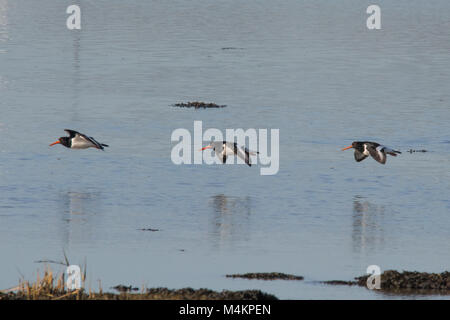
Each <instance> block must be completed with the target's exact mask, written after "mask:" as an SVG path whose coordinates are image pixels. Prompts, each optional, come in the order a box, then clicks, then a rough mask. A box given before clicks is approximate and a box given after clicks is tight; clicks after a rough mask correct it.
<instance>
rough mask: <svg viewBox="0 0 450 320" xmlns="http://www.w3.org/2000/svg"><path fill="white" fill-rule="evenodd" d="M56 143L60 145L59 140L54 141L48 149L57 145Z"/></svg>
mask: <svg viewBox="0 0 450 320" xmlns="http://www.w3.org/2000/svg"><path fill="white" fill-rule="evenodd" d="M58 143H61V142H60V141H59V140H58V141H55V142H53V143H52V144H51V145H50V147H51V146H54V145H55V144H58Z"/></svg>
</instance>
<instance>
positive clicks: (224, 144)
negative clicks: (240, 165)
mask: <svg viewBox="0 0 450 320" xmlns="http://www.w3.org/2000/svg"><path fill="white" fill-rule="evenodd" d="M206 149H213V150H214V151H215V153H216V155H217V157H218V158H219V159H220V161H222V163H223V164H225V162H227V157H228V156H230V155H237V156H238V157H239V158H241V159H242V160H244V161H245V163H246V164H248V166H249V167H251V166H252V164H251V161H250V155H252V156H254V155H256V154H258V153H259V152H257V151H256V152H255V151H250V150H248V149H247V148H243V147H240V146H238V144H237V143H236V142H228V141H213V142H211V143H210V144H209V145H207V146H206V147H204V148H201V149H200V151H203V150H206Z"/></svg>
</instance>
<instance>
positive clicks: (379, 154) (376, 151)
mask: <svg viewBox="0 0 450 320" xmlns="http://www.w3.org/2000/svg"><path fill="white" fill-rule="evenodd" d="M385 149H386V147H385V146H378V147H376V148H374V147H373V146H367V151H369V154H370V155H371V156H372V158H374V159H375V160H377V161H378V162H379V163H381V164H385V163H386V153H385ZM387 149H389V148H387ZM389 150H390V149H389Z"/></svg>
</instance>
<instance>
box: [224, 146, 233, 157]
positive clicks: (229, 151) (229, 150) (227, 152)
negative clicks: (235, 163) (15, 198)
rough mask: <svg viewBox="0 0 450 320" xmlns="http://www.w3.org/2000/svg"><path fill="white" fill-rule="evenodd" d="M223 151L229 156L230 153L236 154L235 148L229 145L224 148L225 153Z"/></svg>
mask: <svg viewBox="0 0 450 320" xmlns="http://www.w3.org/2000/svg"><path fill="white" fill-rule="evenodd" d="M223 153H225V155H227V156H229V155H232V154H234V150H233V149H231V148H229V147H228V146H226V147H225V148H224V149H223V151H222V154H223Z"/></svg>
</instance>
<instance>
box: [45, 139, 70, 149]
mask: <svg viewBox="0 0 450 320" xmlns="http://www.w3.org/2000/svg"><path fill="white" fill-rule="evenodd" d="M55 144H62V145H63V146H64V147H67V148H70V146H71V145H72V141H71V140H70V137H60V138H59V139H58V141H55V142H53V143H52V144H51V145H50V146H54V145H55Z"/></svg>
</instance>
